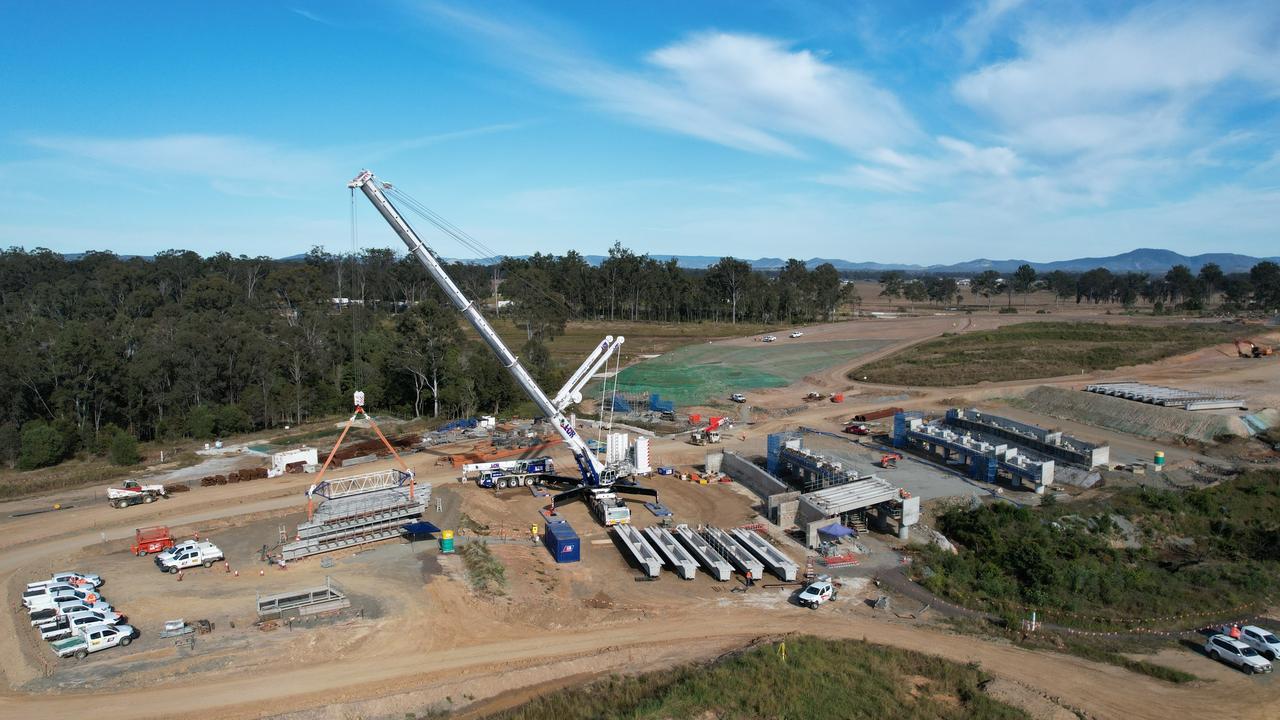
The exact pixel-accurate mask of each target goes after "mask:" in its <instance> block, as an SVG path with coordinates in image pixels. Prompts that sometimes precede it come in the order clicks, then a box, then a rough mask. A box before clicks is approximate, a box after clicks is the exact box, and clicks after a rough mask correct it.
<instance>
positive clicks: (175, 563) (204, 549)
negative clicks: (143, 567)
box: [155, 542, 223, 573]
mask: <svg viewBox="0 0 1280 720" xmlns="http://www.w3.org/2000/svg"><path fill="white" fill-rule="evenodd" d="M222 558H223V555H222V550H220V549H218V546H217V545H214V544H213V543H211V542H199V543H194V544H187V543H184V544H182V545H178V546H175V547H173V548H172V549H169V550H165V551H164V552H162V553H160V554H159V555H156V560H155V562H156V567H158V568H160V569H161V570H163V571H164V572H168V573H177V572H178V571H179V570H185V569H187V568H193V567H195V566H197V565H203V566H205V567H212V566H213V564H214V563H216V562H219V561H221V560H222Z"/></svg>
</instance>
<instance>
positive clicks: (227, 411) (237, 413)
mask: <svg viewBox="0 0 1280 720" xmlns="http://www.w3.org/2000/svg"><path fill="white" fill-rule="evenodd" d="M213 415H214V420H215V423H214V424H215V426H216V428H217V430H216V432H217V433H218V434H219V435H230V434H232V433H240V432H248V431H249V430H252V429H253V420H251V419H250V418H249V414H248V413H246V412H245V411H244V410H242V409H241V408H240V406H239V405H222V406H219V407H218V409H217V410H215V411H214V413H213Z"/></svg>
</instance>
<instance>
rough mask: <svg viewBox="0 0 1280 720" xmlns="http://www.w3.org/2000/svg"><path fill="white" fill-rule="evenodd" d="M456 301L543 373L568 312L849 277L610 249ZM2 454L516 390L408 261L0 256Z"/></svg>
mask: <svg viewBox="0 0 1280 720" xmlns="http://www.w3.org/2000/svg"><path fill="white" fill-rule="evenodd" d="M448 270H449V273H450V275H451V276H452V277H453V278H454V280H455V281H456V282H457V283H458V284H459V286H461V288H462V289H463V292H464V293H466V294H467V295H468V296H470V297H472V298H475V299H478V300H480V301H481V302H482V304H483V305H484V307H485V310H484V312H486V313H493V312H494V311H495V309H494V308H492V307H490V306H489V305H488V304H487V303H485V302H484V301H485V300H487V299H488V298H490V297H491V296H493V295H494V294H495V282H494V280H495V278H496V279H497V283H496V285H497V288H496V290H497V293H498V294H499V297H500V298H501V299H504V300H507V301H509V303H510V304H509V305H507V306H506V307H504V309H502V310H501V313H503V314H504V315H506V314H509V315H510V317H511V319H512V320H514V321H515V322H516V323H517V324H518V325H519V326H520V327H521V328H523V329H524V330H525V332H526V335H527V342H526V343H525V344H524V346H523V347H520V348H513V349H515V350H516V351H517V354H519V355H520V357H521V358H522V360H523V362H524V363H525V364H526V366H528V367H529V368H530V371H531V372H532V373H533V374H534V376H535V377H536V378H538V379H539V380H540V381H541V382H543V383H545V384H546V385H554V384H556V383H557V381H558V380H559V379H560V377H559V376H560V368H558V367H556V365H555V363H553V362H552V360H551V356H550V353H549V352H548V351H547V348H546V345H545V343H546V342H547V341H549V340H551V339H553V338H554V337H556V336H557V335H559V334H560V333H562V332H563V331H564V327H565V323H566V322H568V321H569V320H577V319H605V320H634V321H665V322H698V321H703V320H712V321H723V322H738V321H744V322H784V321H785V322H791V321H797V322H799V321H806V322H807V321H811V320H816V319H829V318H831V317H833V316H834V314H835V312H836V309H837V308H838V307H839V306H840V304H841V303H844V302H849V301H850V300H851V296H850V294H849V292H848V288H849V287H851V286H848V285H844V286H842V284H841V280H840V277H839V274H838V273H837V272H836V271H835V269H834V268H833V267H831V266H830V265H825V266H822V267H818V268H815V269H813V270H809V269H807V268H806V267H805V266H804V263H802V262H800V261H798V260H793V261H791V262H790V263H788V265H787V267H786V268H784V269H783V270H782V271H781V272H779V273H777V274H775V275H771V276H766V275H765V274H763V273H760V272H755V271H752V269H751V268H750V266H749V265H748V264H747V263H745V262H743V261H740V260H734V259H731V258H725V259H723V260H721V261H720V262H718V263H717V264H716V265H714V266H713V267H711V268H709V269H707V270H687V269H682V268H679V267H677V266H676V265H675V263H674V262H658V261H655V260H654V259H652V258H650V257H649V256H647V255H637V254H635V253H632V252H631V251H629V250H627V249H626V248H623V247H622V246H621V245H615V246H614V247H613V248H612V249H611V250H610V252H609V256H608V258H606V259H605V260H604V262H602V263H601V264H600V265H599V266H593V265H591V264H589V263H587V262H586V261H585V260H584V259H583V258H582V257H581V256H580V255H577V254H576V253H572V252H571V253H569V254H567V255H564V256H559V257H556V256H551V255H544V254H538V255H534V256H533V257H531V258H527V259H515V258H511V259H505V260H503V261H501V263H499V264H498V265H497V266H496V267H495V266H484V265H476V264H464V263H451V264H449V266H448ZM0 339H2V340H3V341H4V343H5V346H6V347H8V348H9V349H10V350H9V351H8V352H6V353H5V354H4V356H3V358H0V387H2V388H3V390H4V393H3V397H4V405H3V407H0V458H2V459H3V461H4V462H6V463H7V464H8V465H9V466H11V467H12V466H19V467H22V468H24V469H27V468H35V467H42V466H47V465H52V464H56V463H57V462H60V461H62V460H64V459H66V458H68V457H71V456H74V455H76V454H85V453H88V454H96V455H102V456H108V457H110V458H111V459H112V460H113V461H116V462H119V463H121V464H129V463H132V462H137V460H138V454H137V449H136V441H137V440H143V441H150V440H168V439H172V438H178V437H192V438H197V439H212V438H215V437H218V436H222V435H228V434H232V433H239V432H245V431H250V430H255V429H261V428H267V427H274V426H282V425H286V424H297V423H301V422H305V421H307V420H309V419H313V418H317V417H323V416H328V415H333V414H338V413H343V412H348V411H350V409H351V400H350V398H351V392H352V391H353V390H354V389H362V390H364V392H365V394H366V397H367V400H368V403H369V406H370V407H371V408H376V409H377V410H376V411H375V412H383V413H393V414H404V415H411V416H422V415H431V416H447V417H464V416H469V415H474V414H477V413H479V412H486V413H496V412H500V411H502V410H503V409H504V408H510V407H512V406H513V404H515V403H519V402H522V401H523V396H522V395H521V394H520V393H519V391H518V390H517V389H516V388H515V386H514V384H513V383H512V382H511V381H510V379H509V378H508V376H507V373H506V372H505V370H504V369H503V368H502V367H501V366H500V365H499V364H498V362H497V361H496V360H495V359H494V358H493V357H492V355H491V354H490V352H489V350H488V349H487V348H486V347H485V346H483V345H482V344H481V343H480V342H479V341H478V340H475V339H473V338H471V336H470V335H468V334H467V333H466V332H464V328H463V324H462V320H461V318H460V316H459V314H458V313H457V312H456V311H455V310H454V309H453V308H452V307H451V306H450V305H449V303H448V302H447V300H446V299H445V297H444V295H443V293H441V292H440V290H439V289H438V288H437V287H436V286H435V284H434V282H432V281H431V279H430V278H429V277H428V276H427V274H426V272H425V271H424V270H423V269H422V268H421V267H420V266H419V265H418V263H417V261H416V260H414V259H413V258H412V257H409V256H405V255H401V254H398V253H395V252H392V251H391V250H388V249H381V248H375V249H366V250H363V251H361V252H360V253H358V254H353V255H335V254H330V253H326V252H323V251H321V250H319V249H316V250H313V251H312V252H310V253H308V254H307V255H306V256H304V257H302V258H301V259H294V260H276V259H272V258H267V257H247V256H239V257H233V256H231V255H229V254H227V253H219V254H216V255H213V256H211V257H201V256H200V255H198V254H196V253H194V252H190V251H184V250H171V251H166V252H161V253H158V254H157V255H156V256H154V257H152V258H138V257H120V256H117V255H115V254H112V253H109V252H90V253H86V254H84V255H83V256H80V257H78V258H67V257H64V256H62V255H60V254H57V253H54V252H52V251H49V250H45V249H36V250H33V251H26V250H24V249H21V248H12V249H9V250H7V251H2V252H0Z"/></svg>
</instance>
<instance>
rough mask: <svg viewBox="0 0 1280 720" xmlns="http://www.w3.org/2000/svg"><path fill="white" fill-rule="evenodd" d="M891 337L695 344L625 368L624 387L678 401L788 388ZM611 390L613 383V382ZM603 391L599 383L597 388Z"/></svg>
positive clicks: (620, 385)
mask: <svg viewBox="0 0 1280 720" xmlns="http://www.w3.org/2000/svg"><path fill="white" fill-rule="evenodd" d="M889 342H890V341H888V340H842V341H834V342H812V343H794V344H792V343H774V344H770V345H766V344H763V343H761V344H758V345H751V346H749V347H741V346H727V345H712V344H707V343H702V344H699V345H689V346H688V347H682V348H679V349H677V350H674V351H672V352H668V353H666V354H664V355H663V356H662V357H658V358H653V359H651V360H645V361H644V362H641V363H639V364H637V365H633V366H631V367H629V368H627V369H625V370H623V371H622V373H621V374H619V376H618V390H619V391H620V392H627V393H650V392H656V393H658V394H659V395H661V396H662V398H663V399H664V400H674V401H675V402H676V404H677V405H692V404H699V403H704V402H708V401H714V400H719V401H724V400H727V399H728V396H729V395H730V394H731V393H735V392H742V393H747V392H750V391H751V390H755V389H758V388H771V387H785V386H787V385H790V384H791V383H793V382H796V381H797V380H799V379H801V378H803V377H804V376H805V375H808V374H809V373H812V372H816V371H818V370H823V369H825V368H829V367H831V366H833V365H838V364H840V363H843V362H847V361H849V360H852V359H853V358H856V357H858V356H860V355H865V354H867V353H869V352H874V351H875V350H878V349H880V348H882V347H884V346H885V345H887V344H888V343H889ZM609 388H610V390H612V389H613V384H612V383H610V385H609ZM595 390H596V392H599V389H598V386H596V388H595Z"/></svg>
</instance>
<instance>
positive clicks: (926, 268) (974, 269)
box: [63, 248, 1280, 275]
mask: <svg viewBox="0 0 1280 720" xmlns="http://www.w3.org/2000/svg"><path fill="white" fill-rule="evenodd" d="M84 255H85V253H64V254H63V257H64V258H66V259H67V260H79V259H80V258H81V257H83V256H84ZM121 257H122V258H125V259H128V258H131V257H139V256H134V255H122V256H121ZM141 257H143V258H144V259H147V260H150V259H151V258H150V256H141ZM513 257H521V258H523V257H528V256H527V255H516V256H513ZM607 257H608V256H607V255H584V256H583V259H585V260H586V261H587V262H588V263H590V264H592V265H599V264H600V263H602V262H604V260H605V259H606V258H607ZM649 257H651V258H653V259H654V260H657V261H658V262H666V261H668V260H670V259H672V258H675V260H676V263H677V264H678V265H679V266H680V267H682V268H689V269H693V270H704V269H706V268H709V267H711V266H712V265H715V264H716V263H717V262H719V261H720V257H719V256H715V255H650V256H649ZM305 258H306V255H305V254H298V255H290V256H288V257H284V258H279V259H280V260H283V261H286V262H288V261H300V260H303V259H305ZM450 260H451V262H464V263H468V264H476V265H493V264H496V263H498V262H501V261H502V257H501V256H499V257H489V258H474V259H473V258H463V259H458V260H454V259H450ZM1263 260H1270V261H1272V262H1276V263H1280V257H1266V258H1257V257H1251V256H1249V255H1237V254H1235V253H1205V254H1203V255H1182V254H1180V253H1176V252H1174V251H1172V250H1161V249H1159V248H1139V249H1137V250H1130V251H1129V252H1126V253H1121V254H1119V255H1109V256H1107V257H1086V258H1076V259H1074V260H1054V261H1052V262H1032V261H1030V260H988V259H986V258H978V259H976V260H969V261H966V262H959V263H954V264H951V265H908V264H903V263H878V262H852V261H849V260H837V259H828V258H810V259H809V260H806V261H805V266H806V267H808V268H810V269H813V268H815V267H817V266H819V265H821V264H823V263H831V264H832V265H833V266H834V267H835V268H836V269H837V270H850V271H852V270H861V271H877V272H878V271H885V270H903V271H906V272H928V273H954V274H956V275H974V274H977V273H980V272H982V271H984V270H995V271H996V272H998V273H1001V274H1005V273H1011V272H1013V271H1014V270H1017V269H1018V266H1019V265H1023V264H1026V265H1030V266H1031V267H1033V268H1035V269H1036V272H1040V273H1048V272H1053V271H1054V270H1063V271H1066V272H1084V271H1086V270H1092V269H1094V268H1106V269H1108V270H1110V271H1111V272H1114V273H1126V272H1145V273H1153V274H1154V273H1163V272H1165V271H1167V270H1168V269H1169V268H1171V267H1173V266H1174V265H1186V266H1187V267H1189V268H1191V272H1199V271H1200V268H1201V267H1203V266H1204V265H1207V264H1208V263H1217V264H1218V266H1220V267H1221V268H1222V271H1223V272H1227V273H1234V272H1248V270H1249V268H1251V267H1253V266H1254V265H1256V264H1258V263H1259V262H1261V261H1263ZM747 262H749V263H750V264H751V267H752V268H754V269H756V270H777V269H779V268H781V267H783V266H785V265H786V264H787V261H786V260H784V259H782V258H776V257H768V258H757V259H755V260H748V261H747Z"/></svg>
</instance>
